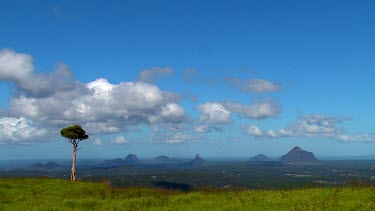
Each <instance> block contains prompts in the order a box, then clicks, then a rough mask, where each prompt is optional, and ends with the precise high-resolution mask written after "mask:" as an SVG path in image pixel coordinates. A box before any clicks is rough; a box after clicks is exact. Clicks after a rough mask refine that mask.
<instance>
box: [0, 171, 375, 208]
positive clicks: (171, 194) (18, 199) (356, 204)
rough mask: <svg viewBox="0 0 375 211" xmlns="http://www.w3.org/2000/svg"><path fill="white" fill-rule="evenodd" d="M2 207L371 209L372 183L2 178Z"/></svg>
mask: <svg viewBox="0 0 375 211" xmlns="http://www.w3.org/2000/svg"><path fill="white" fill-rule="evenodd" d="M0 210H106V211H108V210H194V211H196V210H375V188H374V187H345V188H304V189H295V190H241V191H239V190H196V191H192V192H187V193H183V192H177V191H167V190H157V189H144V188H121V189H116V188H112V187H111V186H110V185H108V184H105V183H92V182H82V181H77V182H70V181H67V180H60V179H47V178H38V179H31V178H10V179H0Z"/></svg>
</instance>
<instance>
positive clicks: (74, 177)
mask: <svg viewBox="0 0 375 211" xmlns="http://www.w3.org/2000/svg"><path fill="white" fill-rule="evenodd" d="M76 158H77V144H75V143H73V160H72V173H71V174H70V180H71V181H76Z"/></svg>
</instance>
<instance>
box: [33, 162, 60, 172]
mask: <svg viewBox="0 0 375 211" xmlns="http://www.w3.org/2000/svg"><path fill="white" fill-rule="evenodd" d="M27 169H31V170H44V171H46V170H63V169H66V168H65V167H64V166H62V165H60V164H57V163H55V162H48V163H45V164H43V163H40V162H38V163H34V164H32V165H31V166H29V167H28V168H27Z"/></svg>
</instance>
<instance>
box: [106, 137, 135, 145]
mask: <svg viewBox="0 0 375 211" xmlns="http://www.w3.org/2000/svg"><path fill="white" fill-rule="evenodd" d="M110 142H111V143H112V144H119V145H123V144H130V141H128V140H126V139H125V137H124V136H118V137H116V138H115V139H114V140H111V141H110Z"/></svg>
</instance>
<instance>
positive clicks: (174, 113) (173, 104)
mask: <svg viewBox="0 0 375 211" xmlns="http://www.w3.org/2000/svg"><path fill="white" fill-rule="evenodd" d="M85 89H86V90H85V91H81V92H75V91H73V90H67V91H66V92H58V93H55V94H53V95H52V96H49V97H44V98H36V97H30V96H19V97H14V98H13V99H12V100H11V101H10V103H9V104H10V112H11V113H12V114H17V115H21V116H24V117H27V118H30V119H32V120H35V121H38V122H41V123H43V124H45V125H54V126H58V127H61V126H65V125H71V124H81V125H82V126H85V127H87V128H88V129H90V132H91V133H113V132H119V131H121V130H124V128H125V127H126V126H127V125H137V124H142V123H144V124H150V123H155V124H157V123H181V122H183V121H184V119H185V112H184V109H183V108H182V107H181V106H180V105H178V104H177V101H178V99H179V98H178V95H176V94H174V93H171V92H165V91H162V90H160V89H159V88H158V87H157V86H156V85H152V84H148V83H143V82H121V83H120V84H117V85H115V84H111V83H109V82H108V81H107V80H106V79H97V80H95V81H93V82H90V83H88V84H87V85H86V87H85Z"/></svg>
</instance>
